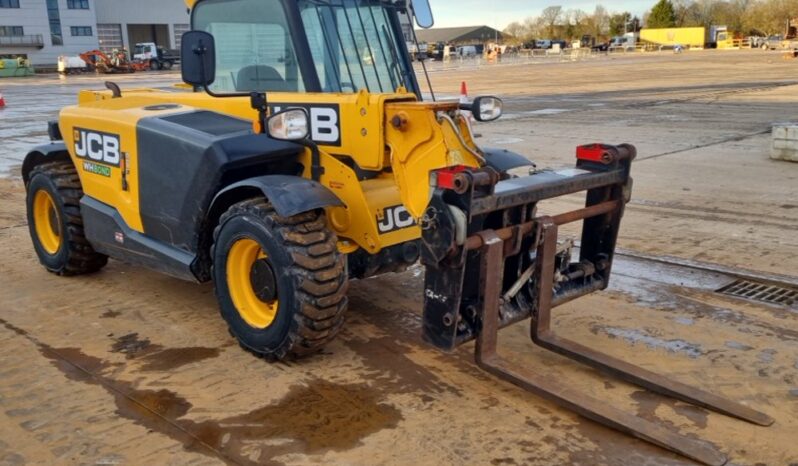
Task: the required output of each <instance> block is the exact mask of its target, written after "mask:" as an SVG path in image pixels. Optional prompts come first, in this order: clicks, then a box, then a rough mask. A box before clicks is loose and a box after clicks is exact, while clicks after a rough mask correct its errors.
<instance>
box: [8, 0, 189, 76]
mask: <svg viewBox="0 0 798 466" xmlns="http://www.w3.org/2000/svg"><path fill="white" fill-rule="evenodd" d="M188 29H189V16H188V12H187V10H186V6H185V3H183V1H182V0H160V1H159V0H137V1H129V0H0V58H17V57H23V58H27V59H29V60H30V61H31V62H32V63H33V65H34V66H39V67H49V66H55V63H57V61H58V57H59V56H60V55H68V56H74V55H78V54H80V53H82V52H85V51H87V50H92V49H97V48H99V49H101V50H104V51H111V50H113V49H115V48H121V47H124V48H127V49H128V50H130V49H131V48H132V47H133V46H134V45H135V44H136V43H137V42H155V43H156V44H158V45H160V46H163V47H167V48H177V47H179V46H180V37H181V35H182V34H183V32H185V31H187V30H188Z"/></svg>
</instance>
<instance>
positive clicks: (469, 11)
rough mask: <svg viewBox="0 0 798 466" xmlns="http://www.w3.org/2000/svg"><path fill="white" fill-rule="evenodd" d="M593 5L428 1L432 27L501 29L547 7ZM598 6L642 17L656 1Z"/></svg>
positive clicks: (620, 0)
mask: <svg viewBox="0 0 798 466" xmlns="http://www.w3.org/2000/svg"><path fill="white" fill-rule="evenodd" d="M597 3H598V2H588V1H584V0H559V1H557V0H552V1H551V2H547V1H540V0H430V6H432V14H433V15H434V16H435V26H436V27H451V26H476V25H480V24H487V25H488V26H493V27H495V28H497V29H504V27H505V26H507V25H508V24H510V23H511V22H513V21H523V20H524V18H527V17H529V16H537V15H538V14H540V12H541V11H542V10H543V9H544V8H546V7H547V6H551V5H560V6H562V7H563V9H566V10H567V9H571V8H579V9H582V10H585V11H587V12H592V11H593V10H594V9H595V8H596V4H597ZM600 3H601V5H603V6H604V8H606V9H607V10H609V11H610V12H613V11H630V12H631V13H632V14H635V15H638V16H642V14H643V12H645V11H646V10H648V9H650V8H651V6H652V5H654V3H656V0H608V1H604V2H600Z"/></svg>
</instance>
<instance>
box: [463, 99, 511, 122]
mask: <svg viewBox="0 0 798 466" xmlns="http://www.w3.org/2000/svg"><path fill="white" fill-rule="evenodd" d="M503 105H504V103H503V102H502V99H500V98H498V97H493V96H483V97H477V98H476V99H474V103H472V104H471V113H472V114H473V115H474V119H475V120H477V121H493V120H498V119H499V117H500V116H502V106H503Z"/></svg>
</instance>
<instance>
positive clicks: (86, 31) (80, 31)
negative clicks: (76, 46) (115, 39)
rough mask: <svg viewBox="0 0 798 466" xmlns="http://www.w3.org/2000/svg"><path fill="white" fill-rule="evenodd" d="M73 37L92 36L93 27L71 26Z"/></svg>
mask: <svg viewBox="0 0 798 466" xmlns="http://www.w3.org/2000/svg"><path fill="white" fill-rule="evenodd" d="M69 31H70V33H71V34H72V36H73V37H81V36H91V35H92V33H91V26H71V27H70V28H69Z"/></svg>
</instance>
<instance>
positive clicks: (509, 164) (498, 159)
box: [482, 148, 535, 173]
mask: <svg viewBox="0 0 798 466" xmlns="http://www.w3.org/2000/svg"><path fill="white" fill-rule="evenodd" d="M482 153H484V154H485V163H486V164H487V165H488V166H489V167H491V168H493V169H495V170H496V171H497V172H499V173H504V172H506V171H507V170H512V169H513V168H518V167H532V166H535V164H534V163H533V162H532V161H531V160H529V159H527V158H526V157H524V156H523V155H520V154H516V153H515V152H511V151H509V150H507V149H496V148H487V149H482Z"/></svg>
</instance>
